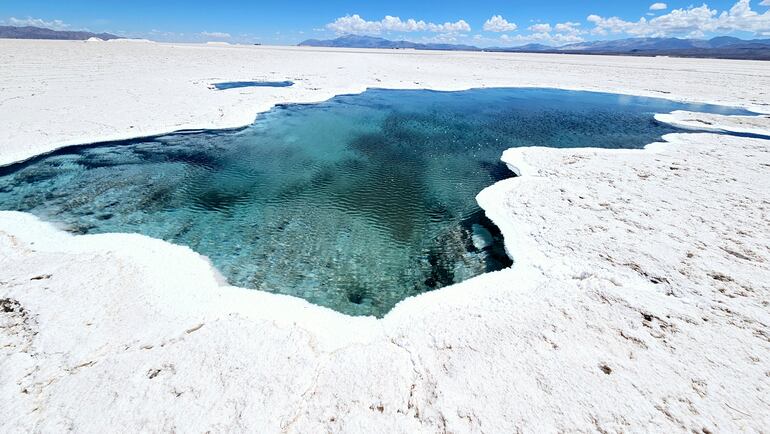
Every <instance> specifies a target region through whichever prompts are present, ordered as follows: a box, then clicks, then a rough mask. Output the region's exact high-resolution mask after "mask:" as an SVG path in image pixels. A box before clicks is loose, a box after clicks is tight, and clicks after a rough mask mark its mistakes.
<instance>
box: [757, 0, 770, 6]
mask: <svg viewBox="0 0 770 434" xmlns="http://www.w3.org/2000/svg"><path fill="white" fill-rule="evenodd" d="M759 4H761V5H762V6H770V0H762V1H761V2H759Z"/></svg>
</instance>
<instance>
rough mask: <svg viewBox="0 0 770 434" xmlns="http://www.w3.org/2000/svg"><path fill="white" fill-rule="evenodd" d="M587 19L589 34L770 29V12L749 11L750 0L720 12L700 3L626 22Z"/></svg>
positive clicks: (595, 17) (741, 0) (687, 33)
mask: <svg viewBox="0 0 770 434" xmlns="http://www.w3.org/2000/svg"><path fill="white" fill-rule="evenodd" d="M764 2H770V0H764V1H763V3H764ZM586 19H587V20H588V21H589V22H591V23H593V24H594V26H595V27H594V28H593V29H592V33H594V34H596V35H607V34H628V35H632V36H653V37H658V36H678V35H684V36H689V37H700V36H704V35H705V34H707V33H714V32H721V33H729V32H734V31H741V32H750V33H755V34H765V33H768V32H770V11H766V12H765V13H762V14H760V13H758V12H756V11H754V10H752V9H751V2H750V0H738V1H737V2H736V3H735V5H733V7H732V8H730V10H728V11H722V12H721V13H720V12H719V11H717V10H716V9H711V8H709V7H708V5H706V4H703V5H702V6H698V7H692V6H691V7H689V8H687V9H674V10H672V11H671V12H669V13H668V14H665V15H661V16H659V17H656V18H652V19H650V20H648V19H646V18H644V17H642V18H640V19H639V20H638V21H625V20H623V19H621V18H618V17H609V18H605V17H601V16H599V15H589V16H588V18H586Z"/></svg>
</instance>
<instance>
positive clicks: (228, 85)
mask: <svg viewBox="0 0 770 434" xmlns="http://www.w3.org/2000/svg"><path fill="white" fill-rule="evenodd" d="M293 85H294V82H293V81H288V80H286V81H226V82H222V83H214V84H213V86H214V89H216V90H228V89H239V88H242V87H289V86H293Z"/></svg>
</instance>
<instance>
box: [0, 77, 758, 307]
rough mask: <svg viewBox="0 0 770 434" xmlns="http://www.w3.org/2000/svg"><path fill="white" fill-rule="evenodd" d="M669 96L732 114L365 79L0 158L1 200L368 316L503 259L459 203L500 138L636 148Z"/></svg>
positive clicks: (2, 204)
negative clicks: (346, 90) (223, 125)
mask: <svg viewBox="0 0 770 434" xmlns="http://www.w3.org/2000/svg"><path fill="white" fill-rule="evenodd" d="M673 110H690V111H707V112H717V113H723V114H746V112H744V111H740V110H734V109H730V108H724V107H716V106H706V105H691V104H680V103H674V102H670V101H665V100H659V99H651V98H639V97H630V96H621V95H611V94H601V93H589V92H572V91H561V90H549V89H476V90H469V91H463V92H434V91H426V90H381V89H372V90H368V91H366V92H364V93H362V94H359V95H344V96H338V97H335V98H333V99H331V100H329V101H326V102H323V103H318V104H309V105H285V106H279V107H277V108H275V109H273V110H271V111H270V112H267V113H265V114H262V115H260V116H259V117H258V119H257V120H256V121H255V122H254V124H252V125H251V126H249V127H247V128H243V129H239V130H227V131H205V132H194V133H180V134H170V135H165V136H160V137H154V138H144V139H136V140H130V141H122V142H110V143H102V144H95V145H89V146H80V147H71V148H67V149H62V150H60V151H57V152H54V153H52V154H49V155H45V156H41V157H38V158H35V159H33V160H30V161H27V162H24V163H19V164H16V165H13V166H8V167H5V168H0V209H3V210H19V211H27V212H31V213H33V214H35V215H38V216H40V217H41V218H43V219H45V220H48V221H52V222H56V223H59V224H61V225H62V226H63V227H65V228H66V229H67V230H69V231H71V232H74V233H78V234H86V233H106V232H137V233H141V234H145V235H149V236H152V237H156V238H161V239H164V240H168V241H170V242H173V243H177V244H183V245H187V246H190V247H191V248H192V249H193V250H195V251H197V252H199V253H201V254H203V255H206V256H208V257H209V258H211V260H212V262H213V263H214V265H215V266H216V267H217V268H218V269H219V270H220V271H221V272H222V273H223V274H224V275H225V276H226V277H227V279H228V280H229V282H230V283H231V284H233V285H238V286H243V287H247V288H254V289H260V290H265V291H270V292H276V293H282V294H290V295H294V296H298V297H302V298H305V299H307V300H309V301H311V302H312V303H316V304H319V305H322V306H327V307H330V308H332V309H335V310H338V311H340V312H344V313H347V314H351V315H375V316H382V315H384V314H385V313H387V312H388V311H389V310H390V309H391V308H392V307H393V306H394V305H395V304H396V303H397V302H399V301H400V300H402V299H404V298H406V297H408V296H411V295H416V294H419V293H422V292H425V291H429V290H433V289H437V288H440V287H443V286H447V285H450V284H452V283H456V282H459V281H462V280H465V279H468V278H471V277H473V276H476V275H479V274H481V273H484V272H488V271H494V270H499V269H501V268H504V267H507V266H509V265H510V264H511V261H510V259H508V257H507V256H506V254H505V251H504V249H503V245H502V238H501V236H500V234H499V232H498V231H497V229H496V228H495V226H494V225H493V224H492V223H491V222H490V221H489V220H487V219H486V218H485V217H484V214H483V212H482V211H481V210H480V209H479V207H478V205H477V204H476V202H475V196H476V194H477V193H478V192H479V191H481V190H482V189H483V188H485V187H487V186H489V185H491V184H493V183H494V182H496V181H498V180H500V179H503V178H506V177H509V176H512V174H511V173H510V172H509V171H508V170H507V168H506V167H505V166H504V165H503V164H501V163H500V161H499V158H500V156H501V154H502V152H503V151H504V150H505V149H507V148H510V147H516V146H551V147H601V148H640V147H643V146H644V145H646V144H648V143H651V142H654V141H657V140H659V139H660V137H661V136H662V135H663V134H666V133H670V132H674V131H679V130H677V129H675V128H672V127H670V126H667V125H664V124H661V123H658V122H656V121H655V120H654V119H653V114H654V113H665V112H670V111H673ZM514 259H515V258H514ZM512 284H513V283H512Z"/></svg>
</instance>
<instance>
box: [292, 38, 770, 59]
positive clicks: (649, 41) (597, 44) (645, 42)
mask: <svg viewBox="0 0 770 434" xmlns="http://www.w3.org/2000/svg"><path fill="white" fill-rule="evenodd" d="M299 45H301V46H309V47H342V48H389V49H415V50H449V51H457V50H463V51H493V52H514V53H570V54H605V55H630V56H674V57H704V58H721V59H754V60H770V39H753V40H743V39H738V38H734V37H731V36H720V37H716V38H713V39H709V40H705V39H679V38H628V39H617V40H614V41H590V42H581V43H577V44H568V45H563V46H560V47H552V46H549V45H543V44H527V45H522V46H517V47H490V48H483V49H482V48H478V47H474V46H471V45H455V44H421V43H415V42H410V41H391V40H388V39H384V38H378V37H373V36H357V35H346V36H341V37H339V38H336V39H330V40H318V39H309V40H307V41H304V42H302V43H300V44H299Z"/></svg>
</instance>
